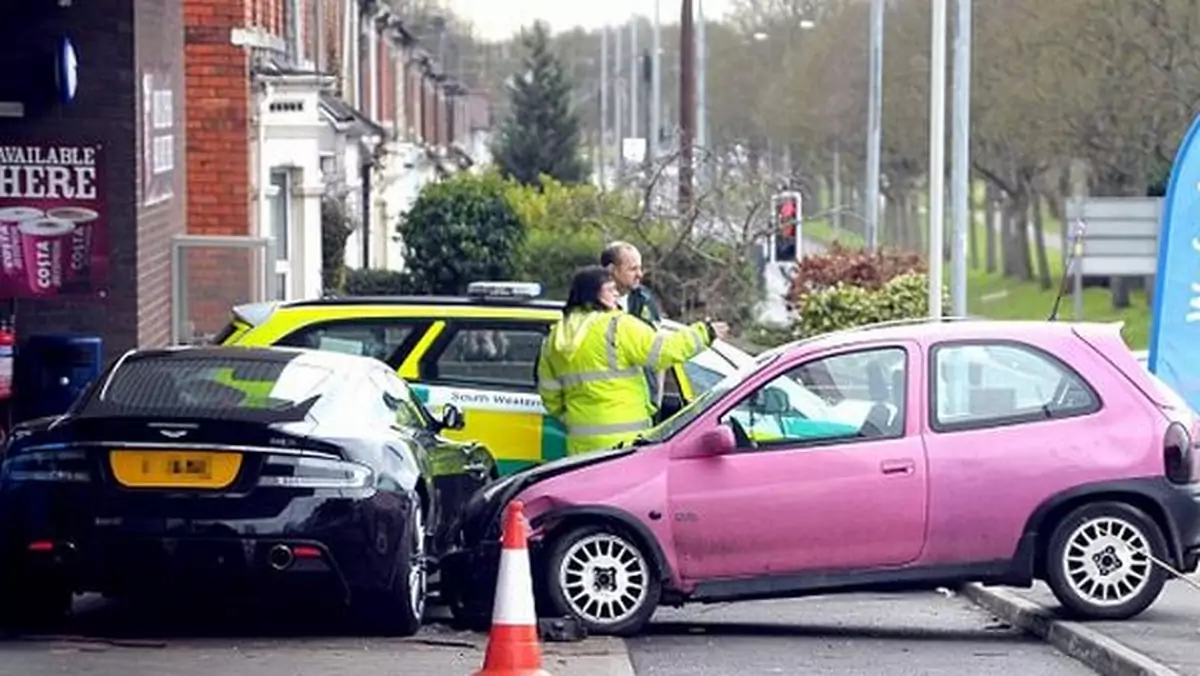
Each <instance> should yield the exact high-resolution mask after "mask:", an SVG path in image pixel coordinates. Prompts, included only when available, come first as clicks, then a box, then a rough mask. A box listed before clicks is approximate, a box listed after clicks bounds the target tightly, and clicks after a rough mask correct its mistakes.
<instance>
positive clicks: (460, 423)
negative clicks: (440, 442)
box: [438, 404, 467, 430]
mask: <svg viewBox="0 0 1200 676" xmlns="http://www.w3.org/2000/svg"><path fill="white" fill-rule="evenodd" d="M466 424H467V421H466V418H465V416H464V415H463V412H462V409H460V408H459V407H457V406H455V405H454V404H446V405H445V406H443V407H442V418H441V420H440V421H439V422H438V426H439V427H441V428H442V429H444V430H461V429H462V428H464V427H466Z"/></svg>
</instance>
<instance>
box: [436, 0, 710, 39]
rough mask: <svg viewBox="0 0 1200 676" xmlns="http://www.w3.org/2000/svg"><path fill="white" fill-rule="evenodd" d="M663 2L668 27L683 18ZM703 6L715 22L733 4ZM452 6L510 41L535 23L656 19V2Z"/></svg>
mask: <svg viewBox="0 0 1200 676" xmlns="http://www.w3.org/2000/svg"><path fill="white" fill-rule="evenodd" d="M659 2H661V3H662V4H661V5H660V6H661V7H662V20H663V22H664V23H668V22H671V21H672V20H674V19H675V18H676V17H678V16H679V2H678V1H677V0H659ZM703 3H704V14H705V15H706V16H707V17H709V18H710V19H715V18H718V17H720V16H722V15H724V14H725V12H726V10H727V9H728V8H729V5H730V0H703ZM449 4H450V5H451V6H452V7H453V8H454V9H455V11H457V12H459V13H461V14H462V15H464V16H465V17H466V18H467V19H470V21H471V22H472V23H474V24H475V30H476V31H477V32H478V33H479V34H480V35H481V36H482V37H484V38H485V39H500V38H507V37H509V36H511V35H512V34H513V33H515V32H517V31H518V30H520V28H521V26H524V25H529V24H532V23H533V21H534V20H535V19H541V20H543V21H546V22H548V23H549V24H550V28H551V29H552V30H553V31H555V32H558V31H563V30H570V29H571V28H574V27H575V26H578V25H582V26H585V27H587V28H597V27H599V26H603V25H604V24H605V23H616V22H620V21H622V20H624V19H626V18H628V17H630V16H632V15H633V14H634V13H635V12H636V13H639V14H644V15H645V16H647V17H652V16H654V0H450V2H449Z"/></svg>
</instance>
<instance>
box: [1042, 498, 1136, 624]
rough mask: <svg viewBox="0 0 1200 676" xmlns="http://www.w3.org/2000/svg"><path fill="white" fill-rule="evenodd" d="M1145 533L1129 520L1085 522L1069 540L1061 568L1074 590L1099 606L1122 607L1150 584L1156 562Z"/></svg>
mask: <svg viewBox="0 0 1200 676" xmlns="http://www.w3.org/2000/svg"><path fill="white" fill-rule="evenodd" d="M1150 557H1151V547H1150V541H1149V539H1148V538H1147V537H1146V535H1145V533H1143V532H1142V530H1141V529H1140V528H1138V527H1137V526H1135V525H1134V524H1132V523H1130V522H1129V521H1126V520H1125V519H1121V518H1117V517H1113V516H1101V517H1096V518H1093V519H1089V520H1087V521H1084V522H1083V523H1082V524H1080V525H1079V527H1077V528H1076V529H1075V530H1074V531H1072V532H1071V534H1070V536H1069V537H1068V538H1067V544H1066V547H1065V548H1064V549H1063V558H1062V562H1061V565H1062V567H1063V573H1064V577H1065V578H1066V580H1067V584H1069V585H1070V587H1071V589H1072V590H1073V591H1074V592H1075V593H1076V594H1078V595H1079V596H1080V597H1081V598H1083V599H1086V600H1087V601H1088V602H1089V603H1092V604H1095V605H1097V606H1106V607H1108V606H1119V605H1121V604H1123V603H1127V602H1128V601H1129V600H1130V599H1132V598H1134V597H1136V596H1137V595H1138V594H1139V593H1140V592H1141V591H1142V589H1144V588H1145V587H1146V585H1148V584H1149V583H1150V578H1151V573H1152V572H1153V567H1154V563H1153V561H1151V559H1150Z"/></svg>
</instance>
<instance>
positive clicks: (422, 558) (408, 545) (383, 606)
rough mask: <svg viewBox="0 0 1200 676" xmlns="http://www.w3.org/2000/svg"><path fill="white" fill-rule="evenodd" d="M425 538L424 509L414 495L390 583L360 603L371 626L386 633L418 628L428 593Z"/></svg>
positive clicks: (407, 632) (404, 633) (398, 633)
mask: <svg viewBox="0 0 1200 676" xmlns="http://www.w3.org/2000/svg"><path fill="white" fill-rule="evenodd" d="M427 541H428V534H427V533H426V532H425V522H424V513H423V511H422V509H421V506H420V503H419V502H418V501H417V500H416V499H415V498H414V500H413V508H412V509H411V510H409V513H408V522H407V523H406V524H405V526H404V532H403V534H402V535H401V538H400V544H399V546H398V547H397V548H396V557H395V560H394V563H393V567H392V579H391V583H390V585H389V586H388V588H387V589H386V590H385V591H384V592H383V593H382V594H379V593H376V594H371V595H369V596H366V597H365V598H364V599H363V601H362V603H361V604H360V605H361V606H362V610H363V614H364V619H365V620H366V621H367V622H368V623H369V624H370V625H371V627H372V628H374V629H376V630H378V631H380V632H381V633H384V634H387V635H390V636H412V635H413V634H415V633H417V632H418V631H420V629H421V624H422V622H423V620H424V617H425V605H426V600H427V595H428V582H427V580H428V563H427V561H426V554H425V545H426V542H427Z"/></svg>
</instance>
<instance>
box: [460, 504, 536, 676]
mask: <svg viewBox="0 0 1200 676" xmlns="http://www.w3.org/2000/svg"><path fill="white" fill-rule="evenodd" d="M524 509H525V505H524V504H523V503H522V502H521V501H520V500H514V501H512V502H510V503H509V504H508V507H506V508H505V510H504V540H503V548H502V549H501V550H500V574H499V576H498V579H497V580H496V598H495V604H494V605H493V607H492V631H491V633H490V634H489V635H488V645H487V652H486V653H485V654H484V658H483V668H482V669H480V670H479V671H476V672H475V673H474V674H473V675H472V676H550V673H549V672H548V671H546V670H544V669H542V649H541V646H539V645H538V630H537V611H536V610H535V609H534V603H533V573H532V572H531V571H530V569H529V545H528V540H529V524H528V523H526V521H525V515H524V514H523V512H524Z"/></svg>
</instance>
